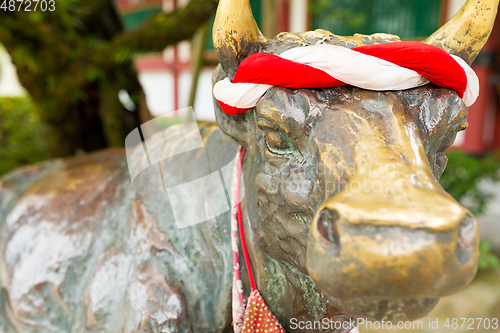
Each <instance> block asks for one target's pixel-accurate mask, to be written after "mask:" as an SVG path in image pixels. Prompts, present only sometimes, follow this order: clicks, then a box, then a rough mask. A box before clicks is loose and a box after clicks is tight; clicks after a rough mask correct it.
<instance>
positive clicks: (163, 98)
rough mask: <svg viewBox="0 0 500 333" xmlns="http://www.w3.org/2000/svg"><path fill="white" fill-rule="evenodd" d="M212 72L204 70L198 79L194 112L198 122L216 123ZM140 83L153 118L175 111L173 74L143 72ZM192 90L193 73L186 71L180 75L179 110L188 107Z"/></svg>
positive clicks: (140, 75)
mask: <svg viewBox="0 0 500 333" xmlns="http://www.w3.org/2000/svg"><path fill="white" fill-rule="evenodd" d="M212 71H213V68H210V67H207V68H204V69H203V70H202V71H201V73H200V78H199V79H198V88H197V89H196V96H195V102H194V103H195V105H194V112H195V115H196V119H197V120H208V121H215V114H214V107H213V100H212ZM139 81H140V83H141V85H142V87H143V88H144V92H145V94H146V103H147V106H148V109H149V112H150V113H151V115H152V116H153V117H158V116H161V115H163V114H165V113H167V112H171V111H174V78H173V75H172V73H170V72H167V71H161V72H142V73H140V74H139ZM190 89H191V73H190V72H188V71H186V72H182V73H180V75H179V109H183V108H185V107H187V106H192V105H187V103H188V99H189V92H190Z"/></svg>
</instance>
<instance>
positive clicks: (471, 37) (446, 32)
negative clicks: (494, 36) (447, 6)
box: [424, 0, 499, 65]
mask: <svg viewBox="0 0 500 333" xmlns="http://www.w3.org/2000/svg"><path fill="white" fill-rule="evenodd" d="M498 1H499V0H467V2H466V3H465V4H464V5H463V6H462V8H461V9H460V10H459V11H458V12H457V13H456V14H455V16H453V17H452V18H451V19H450V20H449V21H448V22H447V23H446V24H445V25H443V26H442V27H441V28H440V29H438V30H437V31H436V32H435V33H433V34H432V35H431V36H430V37H429V38H427V39H426V40H425V41H424V42H425V43H427V44H430V45H434V46H437V47H439V48H441V49H443V50H444V51H446V52H448V53H449V54H453V55H456V56H459V57H460V58H462V59H464V60H465V61H466V62H467V63H468V64H469V65H470V64H471V63H472V62H473V61H474V59H475V58H476V56H477V55H478V53H479V51H481V49H482V48H483V46H484V44H485V43H486V41H487V40H488V37H489V36H490V33H491V30H492V29H493V23H495V18H496V15H497V8H498Z"/></svg>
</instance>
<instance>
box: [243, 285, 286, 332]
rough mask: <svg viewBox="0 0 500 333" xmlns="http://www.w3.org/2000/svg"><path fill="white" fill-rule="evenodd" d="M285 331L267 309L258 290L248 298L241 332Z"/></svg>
mask: <svg viewBox="0 0 500 333" xmlns="http://www.w3.org/2000/svg"><path fill="white" fill-rule="evenodd" d="M271 332H272V333H286V332H285V330H284V329H283V327H281V325H280V323H279V321H278V319H276V317H275V316H273V314H272V313H271V311H269V308H268V307H267V305H266V304H265V303H264V300H263V299H262V296H261V295H260V293H259V291H258V290H254V291H252V293H251V294H250V297H249V298H248V304H247V310H246V312H245V321H244V322H243V330H242V331H241V333H271Z"/></svg>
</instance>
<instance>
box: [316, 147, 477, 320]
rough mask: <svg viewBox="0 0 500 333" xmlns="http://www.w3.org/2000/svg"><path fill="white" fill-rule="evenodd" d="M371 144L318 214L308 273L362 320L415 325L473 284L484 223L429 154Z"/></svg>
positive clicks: (357, 154)
mask: <svg viewBox="0 0 500 333" xmlns="http://www.w3.org/2000/svg"><path fill="white" fill-rule="evenodd" d="M364 146H365V147H364V148H363V149H358V151H357V153H356V156H357V157H356V171H355V173H354V175H353V176H352V177H350V179H349V181H348V182H347V183H346V184H344V186H343V189H342V190H341V191H340V192H339V193H337V194H336V195H335V196H333V197H332V198H330V199H328V200H326V201H325V202H324V203H323V204H322V206H321V207H320V209H319V210H318V211H317V213H316V216H315V218H314V220H313V223H312V225H311V229H310V232H309V241H308V248H307V269H308V271H309V273H310V275H311V277H312V278H313V280H314V281H315V283H316V284H317V285H318V287H319V288H320V289H321V290H322V291H323V292H324V293H325V294H326V295H327V297H328V298H329V299H330V301H331V302H333V303H334V304H335V305H336V306H338V307H340V308H342V309H343V310H345V311H347V312H349V313H351V314H353V315H355V316H363V317H368V318H371V319H376V320H381V319H384V320H392V321H399V320H413V319H416V318H419V317H422V316H424V315H426V314H427V313H428V312H429V311H430V310H432V308H433V307H434V306H435V305H436V304H437V301H438V299H439V298H440V297H441V296H445V295H449V294H453V293H455V292H457V291H459V290H461V289H462V288H464V287H465V286H467V285H468V284H469V283H470V282H471V280H472V279H473V277H474V275H475V273H476V271H477V265H478V243H479V238H478V226H477V222H476V220H475V218H474V217H473V216H472V214H471V213H470V212H469V211H468V210H467V209H465V208H464V207H463V206H461V205H460V204H459V203H458V202H456V201H455V200H454V199H453V198H452V197H451V196H450V195H449V194H447V193H446V192H445V191H444V190H443V189H442V187H441V186H440V185H439V184H438V183H437V181H436V180H435V178H434V177H433V176H432V173H431V171H430V167H429V165H428V163H427V160H426V159H425V160H424V158H423V157H424V156H420V157H419V156H417V155H418V154H422V152H421V149H419V150H418V151H417V152H416V154H413V155H412V154H411V152H409V151H403V152H401V151H400V152H396V151H393V150H391V149H386V148H384V149H381V147H380V145H377V143H376V142H371V143H366V142H365V143H364ZM409 156H410V157H411V158H409ZM368 164H370V165H371V166H372V167H371V168H369V170H368V169H365V170H363V167H367V165H368ZM373 166H375V167H373Z"/></svg>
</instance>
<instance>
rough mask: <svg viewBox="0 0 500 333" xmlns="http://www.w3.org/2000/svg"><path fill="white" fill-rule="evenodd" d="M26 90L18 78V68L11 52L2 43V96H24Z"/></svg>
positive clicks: (0, 74)
mask: <svg viewBox="0 0 500 333" xmlns="http://www.w3.org/2000/svg"><path fill="white" fill-rule="evenodd" d="M24 95H26V90H24V88H23V87H22V86H21V84H20V83H19V80H18V78H17V73H16V68H15V67H14V65H13V64H12V61H11V59H10V56H9V54H8V53H7V51H6V50H5V49H4V48H3V46H1V45H0V96H24Z"/></svg>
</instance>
